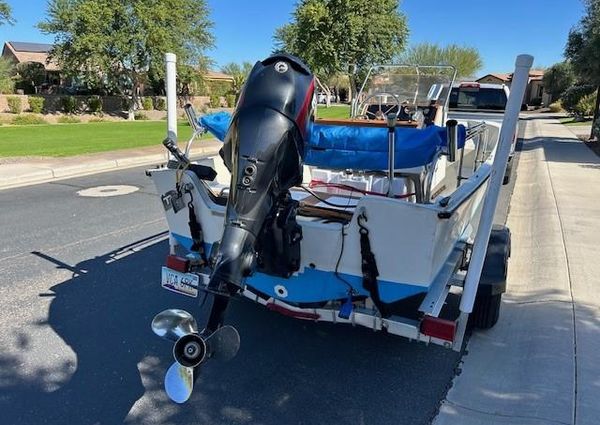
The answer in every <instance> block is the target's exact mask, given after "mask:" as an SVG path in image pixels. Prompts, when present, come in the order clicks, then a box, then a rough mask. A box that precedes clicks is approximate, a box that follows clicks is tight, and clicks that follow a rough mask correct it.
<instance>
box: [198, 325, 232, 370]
mask: <svg viewBox="0 0 600 425" xmlns="http://www.w3.org/2000/svg"><path fill="white" fill-rule="evenodd" d="M206 345H207V348H208V352H209V356H210V358H212V359H215V360H224V361H227V360H231V359H233V358H234V357H235V355H236V354H237V352H238V350H239V349H240V334H239V333H238V331H237V329H236V328H234V327H233V326H229V325H228V326H222V327H220V328H219V329H217V330H216V331H214V332H213V333H212V334H210V336H209V337H208V338H206Z"/></svg>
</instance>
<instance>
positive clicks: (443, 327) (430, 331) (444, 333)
mask: <svg viewBox="0 0 600 425" xmlns="http://www.w3.org/2000/svg"><path fill="white" fill-rule="evenodd" d="M455 332H456V322H454V321H452V320H446V319H440V318H438V317H431V316H425V317H424V318H423V321H422V322H421V333H422V334H425V335H428V336H431V337H434V338H439V339H443V340H445V341H453V340H454V333H455Z"/></svg>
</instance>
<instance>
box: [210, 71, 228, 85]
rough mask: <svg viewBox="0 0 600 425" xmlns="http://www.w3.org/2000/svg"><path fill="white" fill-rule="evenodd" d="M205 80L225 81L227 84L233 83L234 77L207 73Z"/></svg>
mask: <svg viewBox="0 0 600 425" xmlns="http://www.w3.org/2000/svg"><path fill="white" fill-rule="evenodd" d="M204 79H205V80H206V81H223V82H226V83H233V77H232V76H231V75H228V74H224V73H222V72H217V71H207V72H206V74H204Z"/></svg>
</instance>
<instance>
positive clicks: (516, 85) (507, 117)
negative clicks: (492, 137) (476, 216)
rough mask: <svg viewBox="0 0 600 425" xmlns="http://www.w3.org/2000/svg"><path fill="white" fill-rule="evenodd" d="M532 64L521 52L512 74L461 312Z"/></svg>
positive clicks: (477, 269) (478, 267) (470, 294)
mask: <svg viewBox="0 0 600 425" xmlns="http://www.w3.org/2000/svg"><path fill="white" fill-rule="evenodd" d="M532 65H533V56H530V55H520V56H518V57H517V60H516V63H515V73H514V74H513V79H512V84H511V86H510V96H509V98H508V102H507V104H506V112H505V114H504V120H503V121H502V128H501V130H500V137H499V139H498V148H497V149H496V155H495V157H494V163H493V165H492V171H491V175H490V178H489V182H488V188H487V192H486V195H485V198H484V200H483V208H482V211H481V219H480V221H479V229H478V231H477V235H476V236H475V241H474V244H473V253H472V255H471V260H470V263H469V271H468V272H467V278H466V280H465V285H464V289H463V294H462V297H461V300H460V311H461V315H463V313H464V314H469V313H471V312H472V311H473V304H474V302H475V296H476V295H477V287H478V286H479V279H480V278H481V271H482V269H483V262H484V260H485V254H486V252H487V245H488V242H489V239H490V233H491V231H492V225H493V221H494V213H495V211H496V205H497V204H498V196H499V194H500V189H501V187H502V180H503V179H504V173H505V171H506V163H507V162H508V157H509V155H510V147H511V145H512V141H513V137H514V135H515V131H516V129H517V123H518V121H519V112H520V111H521V103H522V102H523V96H524V95H525V89H526V88H527V83H528V82H529V70H530V69H531V66H532Z"/></svg>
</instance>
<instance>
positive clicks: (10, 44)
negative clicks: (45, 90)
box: [2, 41, 61, 86]
mask: <svg viewBox="0 0 600 425" xmlns="http://www.w3.org/2000/svg"><path fill="white" fill-rule="evenodd" d="M50 50H52V45H51V44H44V43H27V42H23V41H7V42H6V43H4V47H3V48H2V57H3V58H6V59H8V60H10V61H12V62H13V63H15V64H16V65H19V64H22V63H39V64H41V65H42V66H43V67H44V78H43V84H42V85H43V86H58V85H60V84H61V76H60V68H59V66H58V64H57V63H56V62H55V61H52V60H49V58H48V56H49V54H50Z"/></svg>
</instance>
